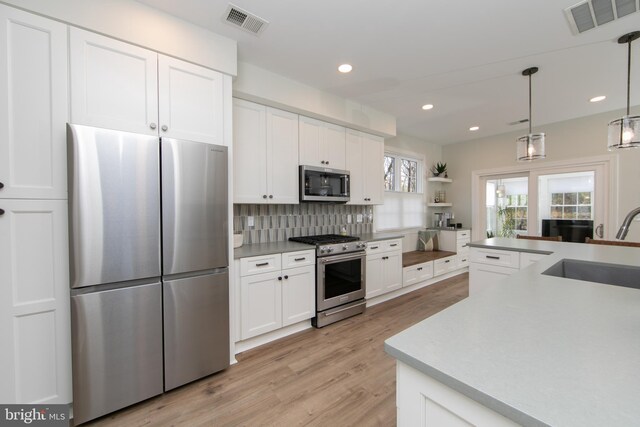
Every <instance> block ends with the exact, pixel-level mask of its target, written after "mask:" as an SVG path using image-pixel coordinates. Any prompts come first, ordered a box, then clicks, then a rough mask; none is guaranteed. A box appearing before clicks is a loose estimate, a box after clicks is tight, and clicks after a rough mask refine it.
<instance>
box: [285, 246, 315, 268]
mask: <svg viewBox="0 0 640 427" xmlns="http://www.w3.org/2000/svg"><path fill="white" fill-rule="evenodd" d="M315 263H316V256H315V254H314V251H312V250H311V251H298V252H285V253H283V254H282V269H283V270H284V269H286V268H296V267H304V266H305V265H313V264H315Z"/></svg>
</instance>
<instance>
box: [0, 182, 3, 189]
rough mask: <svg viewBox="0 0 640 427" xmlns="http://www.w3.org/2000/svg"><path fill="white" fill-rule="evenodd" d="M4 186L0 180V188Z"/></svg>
mask: <svg viewBox="0 0 640 427" xmlns="http://www.w3.org/2000/svg"><path fill="white" fill-rule="evenodd" d="M3 188H4V184H3V183H1V182H0V190H2V189H3Z"/></svg>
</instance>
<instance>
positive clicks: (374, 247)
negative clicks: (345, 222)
mask: <svg viewBox="0 0 640 427" xmlns="http://www.w3.org/2000/svg"><path fill="white" fill-rule="evenodd" d="M369 248H370V249H378V247H377V246H369Z"/></svg>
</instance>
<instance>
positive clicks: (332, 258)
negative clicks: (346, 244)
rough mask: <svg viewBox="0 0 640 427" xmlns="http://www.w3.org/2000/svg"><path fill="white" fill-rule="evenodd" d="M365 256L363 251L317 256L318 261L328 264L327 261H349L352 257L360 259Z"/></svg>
mask: <svg viewBox="0 0 640 427" xmlns="http://www.w3.org/2000/svg"><path fill="white" fill-rule="evenodd" d="M365 256H366V254H365V253H364V252H361V253H357V254H355V255H350V256H348V255H334V256H329V257H325V258H318V262H319V263H320V264H329V263H333V262H341V261H351V260H354V259H360V258H364V257H365Z"/></svg>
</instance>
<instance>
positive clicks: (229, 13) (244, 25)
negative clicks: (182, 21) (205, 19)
mask: <svg viewBox="0 0 640 427" xmlns="http://www.w3.org/2000/svg"><path fill="white" fill-rule="evenodd" d="M634 1H635V0H634ZM222 19H223V21H225V22H227V23H228V24H231V25H233V26H235V27H238V28H240V29H242V30H244V31H246V32H248V33H251V34H253V35H254V36H257V35H259V34H260V33H262V32H263V31H264V30H265V29H266V28H267V25H269V22H268V21H266V20H264V19H262V18H260V17H259V16H256V15H254V14H253V13H250V12H247V11H246V10H244V9H241V8H239V7H238V6H236V5H235V4H231V3H229V6H228V7H227V10H226V11H225V13H224V15H223V17H222Z"/></svg>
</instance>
